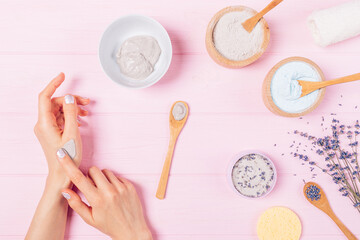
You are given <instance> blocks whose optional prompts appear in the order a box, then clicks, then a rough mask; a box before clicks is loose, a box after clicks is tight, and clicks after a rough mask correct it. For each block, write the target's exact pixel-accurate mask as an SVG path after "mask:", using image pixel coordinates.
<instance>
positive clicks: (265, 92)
mask: <svg viewBox="0 0 360 240" xmlns="http://www.w3.org/2000/svg"><path fill="white" fill-rule="evenodd" d="M294 61H301V62H306V63H308V64H310V65H311V66H312V67H314V68H315V69H316V71H317V72H318V73H319V75H320V77H321V81H324V80H325V77H324V74H323V72H322V71H321V69H320V68H319V66H318V65H316V63H314V62H313V61H311V60H309V59H307V58H303V57H290V58H286V59H284V60H282V61H280V62H279V63H277V64H276V65H275V66H274V67H273V68H272V69H271V70H270V72H269V73H268V74H267V75H266V77H265V80H264V83H263V87H262V97H263V101H264V104H265V106H266V107H267V108H268V109H269V110H270V111H271V112H273V113H275V114H277V115H280V116H284V117H299V116H304V115H306V114H308V113H310V112H311V111H313V110H314V109H315V108H317V106H319V104H320V102H321V100H322V99H323V98H324V95H325V88H322V89H320V90H319V94H318V97H317V99H316V101H315V102H314V103H313V104H312V105H311V106H310V107H308V108H307V109H305V110H304V111H303V112H300V113H288V112H285V111H283V110H281V109H280V108H279V107H278V106H277V105H276V104H275V103H274V101H273V99H272V96H271V81H272V78H273V76H274V74H275V72H276V71H277V70H278V69H279V68H280V67H281V66H282V65H284V64H285V63H288V62H294Z"/></svg>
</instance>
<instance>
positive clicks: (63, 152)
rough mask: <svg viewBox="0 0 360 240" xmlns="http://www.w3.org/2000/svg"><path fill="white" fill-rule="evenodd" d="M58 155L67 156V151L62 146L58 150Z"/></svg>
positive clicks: (60, 156)
mask: <svg viewBox="0 0 360 240" xmlns="http://www.w3.org/2000/svg"><path fill="white" fill-rule="evenodd" d="M56 155H57V156H58V157H59V158H61V159H62V158H64V157H65V156H66V153H65V151H64V150H63V149H62V148H60V149H59V150H58V151H57V152H56Z"/></svg>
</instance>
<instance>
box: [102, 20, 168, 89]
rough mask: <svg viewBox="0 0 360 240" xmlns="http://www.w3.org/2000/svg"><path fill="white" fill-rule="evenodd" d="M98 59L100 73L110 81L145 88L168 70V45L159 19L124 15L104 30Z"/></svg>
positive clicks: (129, 86) (125, 85)
mask: <svg viewBox="0 0 360 240" xmlns="http://www.w3.org/2000/svg"><path fill="white" fill-rule="evenodd" d="M99 58H100V63H101V66H102V68H103V70H104V72H105V73H106V75H108V77H109V78H110V79H111V80H113V81H114V82H116V83H118V84H120V85H122V86H124V87H127V88H146V87H149V86H151V85H153V84H155V83H156V82H158V81H159V80H160V79H161V78H162V77H163V76H164V75H165V73H166V72H167V70H168V69H169V66H170V63H171V59H172V45H171V41H170V37H169V35H168V33H167V31H166V30H165V28H164V27H163V26H162V25H161V24H160V23H159V22H157V21H156V20H154V19H152V18H149V17H146V16H142V15H128V16H123V17H121V18H119V19H118V20H116V21H114V22H113V23H112V24H110V26H109V27H108V28H107V29H106V30H105V32H104V33H103V35H102V38H101V41H100V46H99Z"/></svg>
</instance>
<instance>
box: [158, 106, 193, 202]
mask: <svg viewBox="0 0 360 240" xmlns="http://www.w3.org/2000/svg"><path fill="white" fill-rule="evenodd" d="M177 103H183V104H184V105H185V107H186V114H185V117H184V118H183V119H182V120H180V121H178V120H176V119H175V118H174V116H173V113H172V112H173V109H174V107H175V105H176V104H177ZM188 115H189V107H188V105H187V103H186V102H182V101H178V102H175V103H174V104H173V106H172V107H171V111H170V118H169V122H170V142H169V149H168V153H167V155H166V159H165V163H164V166H163V170H162V172H161V177H160V181H159V185H158V189H157V191H156V197H157V198H158V199H164V197H165V192H166V186H167V183H168V179H169V172H170V166H171V160H172V156H173V153H174V148H175V144H176V141H177V138H178V136H179V134H180V132H181V130H182V129H183V127H184V125H185V123H186V120H187V118H188Z"/></svg>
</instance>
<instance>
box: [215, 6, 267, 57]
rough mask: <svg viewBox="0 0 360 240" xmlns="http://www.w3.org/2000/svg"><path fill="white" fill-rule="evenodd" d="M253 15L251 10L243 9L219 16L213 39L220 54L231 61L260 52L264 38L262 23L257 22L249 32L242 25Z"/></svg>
mask: <svg viewBox="0 0 360 240" xmlns="http://www.w3.org/2000/svg"><path fill="white" fill-rule="evenodd" d="M253 15H254V13H253V12H252V11H250V10H246V9H245V10H243V11H241V12H239V11H236V12H230V13H227V14H225V15H224V16H222V17H221V18H220V20H219V21H218V22H217V24H216V26H215V28H214V32H213V41H214V44H215V48H216V49H217V50H218V51H219V53H220V54H221V55H223V56H224V57H226V58H227V59H230V60H233V61H242V60H246V59H248V58H250V57H252V56H254V55H255V54H256V53H258V52H260V50H261V46H262V43H263V40H264V29H263V24H262V23H258V24H257V25H256V26H255V28H254V29H253V30H252V32H251V33H248V32H247V31H246V30H245V29H244V27H243V26H242V23H243V22H244V21H245V20H247V19H248V18H250V17H252V16H253Z"/></svg>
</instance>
